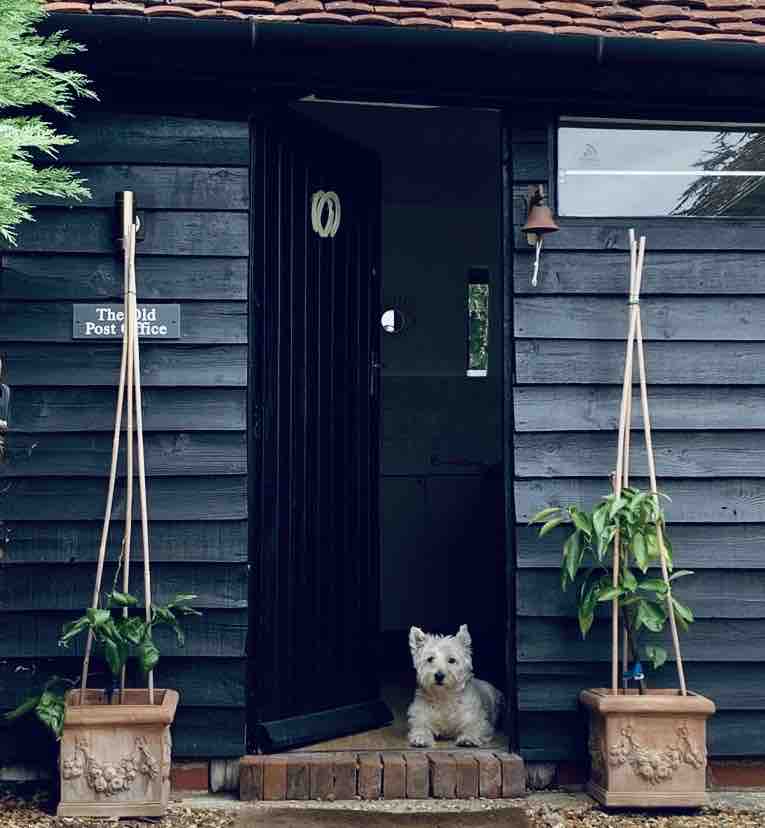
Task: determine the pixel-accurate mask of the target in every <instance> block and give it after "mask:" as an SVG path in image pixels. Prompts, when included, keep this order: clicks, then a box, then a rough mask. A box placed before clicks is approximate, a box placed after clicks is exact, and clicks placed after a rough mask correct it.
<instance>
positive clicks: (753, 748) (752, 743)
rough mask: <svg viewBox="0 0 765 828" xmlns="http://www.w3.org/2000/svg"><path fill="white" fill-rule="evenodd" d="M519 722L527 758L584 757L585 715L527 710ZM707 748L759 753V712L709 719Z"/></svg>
mask: <svg viewBox="0 0 765 828" xmlns="http://www.w3.org/2000/svg"><path fill="white" fill-rule="evenodd" d="M519 722H520V753H521V754H522V755H523V758H524V759H526V760H527V761H533V760H542V759H544V760H547V761H555V760H559V759H569V760H570V759H579V760H583V759H585V758H586V753H587V717H586V716H585V714H584V712H583V711H581V712H578V713H552V714H551V713H526V714H524V715H523V716H521V717H520V719H519ZM707 749H708V751H709V755H710V756H712V757H715V756H720V757H723V756H762V755H763V754H765V726H764V725H763V717H762V713H761V712H755V711H751V712H749V711H729V712H726V711H722V712H719V713H716V714H715V715H714V716H712V717H711V718H710V719H709V722H708V726H707Z"/></svg>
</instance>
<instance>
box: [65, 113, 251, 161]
mask: <svg viewBox="0 0 765 828" xmlns="http://www.w3.org/2000/svg"><path fill="white" fill-rule="evenodd" d="M61 127H62V130H63V131H64V132H66V133H67V134H68V135H72V136H73V137H75V138H76V139H77V143H76V144H73V145H72V146H69V147H62V148H61V151H60V159H61V161H62V162H63V163H65V164H83V163H84V164H200V165H215V166H224V165H225V166H239V167H246V166H247V165H248V164H249V160H250V157H249V156H250V134H249V126H248V124H247V122H246V121H221V120H206V119H202V118H178V117H171V116H157V115H128V114H125V113H124V112H120V113H107V112H94V111H89V112H87V113H83V114H82V115H81V116H80V117H78V118H77V119H76V120H74V121H69V120H66V121H64V122H62V124H61Z"/></svg>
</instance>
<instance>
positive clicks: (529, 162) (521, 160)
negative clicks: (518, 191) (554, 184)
mask: <svg viewBox="0 0 765 828" xmlns="http://www.w3.org/2000/svg"><path fill="white" fill-rule="evenodd" d="M549 172H550V171H549V162H548V149H547V136H546V135H545V136H544V138H543V139H542V140H541V141H533V140H532V141H516V142H514V143H513V183H514V184H515V185H518V184H521V183H525V182H528V183H529V184H544V185H545V186H547V178H548V176H549Z"/></svg>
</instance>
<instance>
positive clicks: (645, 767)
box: [590, 724, 707, 785]
mask: <svg viewBox="0 0 765 828" xmlns="http://www.w3.org/2000/svg"><path fill="white" fill-rule="evenodd" d="M676 732H677V741H676V742H675V743H674V744H671V745H667V747H665V748H663V749H660V750H652V749H650V748H644V747H643V746H642V745H641V744H640V742H639V741H638V740H637V739H636V738H635V735H634V732H633V729H632V726H631V725H627V726H626V727H623V728H622V730H621V734H622V737H623V738H622V740H621V741H620V742H619V744H617V745H612V746H611V748H610V749H609V751H608V762H609V764H610V765H611V767H620V766H622V765H625V764H626V765H629V766H630V767H631V768H632V770H633V772H634V773H635V774H636V775H637V776H640V777H641V778H642V779H644V780H645V781H646V782H649V783H650V784H651V785H658V784H660V783H662V782H666V781H668V780H670V779H672V777H673V776H674V774H675V771H676V770H677V769H678V768H679V767H680V766H681V765H683V764H685V765H690V766H691V767H693V768H696V769H697V770H698V769H700V768H703V767H704V766H705V765H706V761H707V757H706V750H705V749H704V748H699V747H698V746H697V745H694V744H693V742H691V739H690V736H689V734H688V727H687V725H685V724H681V725H679V726H678V728H677V731H676ZM590 751H591V755H592V746H591V747H590ZM601 760H602V754H601ZM594 771H595V757H594V755H593V774H594ZM601 773H602V764H601Z"/></svg>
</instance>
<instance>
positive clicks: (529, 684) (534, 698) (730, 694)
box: [518, 662, 765, 712]
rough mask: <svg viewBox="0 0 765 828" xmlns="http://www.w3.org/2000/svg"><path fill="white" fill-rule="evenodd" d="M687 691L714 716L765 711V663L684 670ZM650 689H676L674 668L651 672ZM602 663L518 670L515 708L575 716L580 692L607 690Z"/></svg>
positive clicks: (555, 664) (606, 667) (693, 664)
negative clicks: (710, 705)
mask: <svg viewBox="0 0 765 828" xmlns="http://www.w3.org/2000/svg"><path fill="white" fill-rule="evenodd" d="M685 672H686V679H687V681H688V687H689V689H691V690H693V691H694V692H695V693H700V694H701V695H703V696H707V697H708V698H711V699H713V700H714V702H715V704H716V705H717V708H718V710H762V709H763V708H765V663H749V664H736V663H732V664H714V663H711V664H706V663H699V662H691V663H689V664H688V665H687V667H686V671H685ZM648 681H649V684H650V686H651V687H673V686H676V685H677V671H676V670H675V665H674V664H667V665H665V666H664V667H662V668H661V669H660V670H650V671H649V675H648ZM610 684H611V669H610V665H609V664H607V663H600V664H586V663H585V664H571V663H565V662H564V663H558V662H552V663H547V664H533V663H532V664H522V665H519V675H518V706H519V708H520V709H521V710H525V711H549V712H554V711H575V710H577V709H578V708H579V704H578V696H579V691H580V690H581V689H582V688H584V687H609V686H610Z"/></svg>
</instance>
